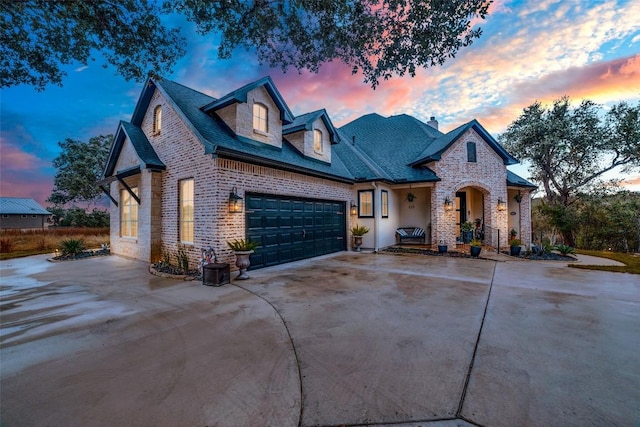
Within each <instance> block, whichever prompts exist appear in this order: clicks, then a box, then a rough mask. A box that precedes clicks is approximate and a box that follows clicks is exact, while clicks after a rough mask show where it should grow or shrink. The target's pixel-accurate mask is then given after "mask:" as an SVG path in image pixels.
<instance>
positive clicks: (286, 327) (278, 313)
mask: <svg viewBox="0 0 640 427" xmlns="http://www.w3.org/2000/svg"><path fill="white" fill-rule="evenodd" d="M230 284H231V285H233V286H235V287H237V288H239V289H242V290H243V291H246V292H248V293H250V294H251V295H253V296H255V297H258V298H260V299H261V300H263V301H264V302H266V303H267V304H269V306H270V307H271V308H272V309H273V311H274V312H275V313H276V314H277V315H278V318H279V319H280V321H281V322H282V325H283V326H284V330H285V331H287V337H288V338H289V343H290V344H291V348H292V349H293V357H294V358H295V360H296V369H297V370H298V385H299V393H300V415H299V416H298V427H302V415H303V413H304V393H303V390H302V369H301V368H300V359H299V358H298V351H297V350H296V345H295V343H294V342H293V337H292V336H291V332H290V331H289V326H288V325H287V322H286V321H285V320H284V317H282V314H280V311H278V309H277V308H276V306H275V305H273V304H272V303H271V301H269V300H268V299H266V298H265V297H263V296H262V295H260V294H258V293H256V292H254V291H252V290H251V289H248V288H245V287H244V286H241V285H238V284H237V283H235V282H230Z"/></svg>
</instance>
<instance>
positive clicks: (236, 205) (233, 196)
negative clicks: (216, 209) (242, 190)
mask: <svg viewBox="0 0 640 427" xmlns="http://www.w3.org/2000/svg"><path fill="white" fill-rule="evenodd" d="M229 212H231V213H238V212H242V197H240V196H238V189H237V188H236V187H233V188H232V189H231V193H229Z"/></svg>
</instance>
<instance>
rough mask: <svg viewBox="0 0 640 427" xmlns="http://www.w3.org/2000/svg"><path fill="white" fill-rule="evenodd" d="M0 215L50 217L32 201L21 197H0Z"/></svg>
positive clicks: (49, 213)
mask: <svg viewBox="0 0 640 427" xmlns="http://www.w3.org/2000/svg"><path fill="white" fill-rule="evenodd" d="M0 214H3V215H16V214H18V215H27V214H28V215H51V212H49V211H48V210H46V209H45V208H43V207H42V206H40V204H38V202H36V201H35V200H33V199H28V198H21V197H0Z"/></svg>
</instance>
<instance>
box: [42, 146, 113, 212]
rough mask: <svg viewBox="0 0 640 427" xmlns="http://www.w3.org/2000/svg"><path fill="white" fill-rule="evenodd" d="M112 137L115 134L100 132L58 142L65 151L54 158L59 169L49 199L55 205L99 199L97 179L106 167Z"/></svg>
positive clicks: (91, 201)
mask: <svg viewBox="0 0 640 427" xmlns="http://www.w3.org/2000/svg"><path fill="white" fill-rule="evenodd" d="M112 140H113V135H100V136H96V137H93V138H91V139H90V140H89V142H83V141H78V140H74V139H71V138H67V139H65V140H64V141H61V142H59V143H58V145H59V146H60V148H61V149H62V152H61V153H60V155H59V156H58V157H56V158H55V159H54V160H53V166H54V167H55V168H56V169H57V171H56V175H55V177H54V187H53V191H52V193H51V196H50V197H49V198H48V199H47V201H48V202H49V203H53V204H54V205H55V206H63V205H65V204H67V203H74V202H87V203H96V202H98V201H99V200H100V199H101V198H102V195H103V193H102V191H101V190H100V189H99V188H98V186H97V185H96V182H97V181H98V179H100V176H101V175H102V172H103V170H104V166H105V164H106V161H107V156H108V155H109V148H110V146H111V141H112Z"/></svg>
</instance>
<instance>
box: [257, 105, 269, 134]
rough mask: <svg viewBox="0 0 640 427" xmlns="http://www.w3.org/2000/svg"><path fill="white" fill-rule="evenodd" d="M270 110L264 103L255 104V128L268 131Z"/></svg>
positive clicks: (259, 130)
mask: <svg viewBox="0 0 640 427" xmlns="http://www.w3.org/2000/svg"><path fill="white" fill-rule="evenodd" d="M268 117H269V110H268V109H267V107H266V106H265V105H263V104H258V103H255V104H253V130H254V131H258V132H264V133H267V131H268V127H267V123H268Z"/></svg>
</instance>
